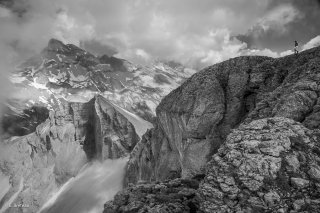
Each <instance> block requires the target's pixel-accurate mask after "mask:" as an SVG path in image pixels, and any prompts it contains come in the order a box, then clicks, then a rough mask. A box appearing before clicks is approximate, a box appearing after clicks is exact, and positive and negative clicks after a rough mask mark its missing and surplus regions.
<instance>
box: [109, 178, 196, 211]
mask: <svg viewBox="0 0 320 213" xmlns="http://www.w3.org/2000/svg"><path fill="white" fill-rule="evenodd" d="M198 187H199V182H198V181H197V180H184V179H175V180H171V181H166V182H162V183H154V184H141V185H140V184H138V185H136V186H131V187H129V188H127V189H125V190H124V191H122V192H121V193H118V194H117V195H116V196H115V198H114V200H113V201H110V202H107V203H106V204H105V206H104V207H105V210H104V213H129V212H141V213H142V212H144V213H181V212H196V211H197V210H198V209H199V205H198V204H199V201H198V199H197V195H196V192H197V189H198Z"/></svg>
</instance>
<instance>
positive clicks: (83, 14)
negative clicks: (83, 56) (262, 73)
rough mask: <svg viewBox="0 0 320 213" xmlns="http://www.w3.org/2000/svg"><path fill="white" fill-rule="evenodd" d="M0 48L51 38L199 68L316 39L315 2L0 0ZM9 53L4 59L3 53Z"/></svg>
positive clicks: (23, 51)
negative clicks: (295, 41) (4, 54)
mask: <svg viewBox="0 0 320 213" xmlns="http://www.w3.org/2000/svg"><path fill="white" fill-rule="evenodd" d="M0 2H1V3H0V5H1V7H0V28H1V30H0V48H1V49H0V51H2V52H4V50H6V52H8V53H10V57H11V56H17V55H19V56H24V57H25V56H28V55H32V54H31V53H33V52H38V51H39V50H41V49H42V48H43V47H44V46H45V45H46V43H47V42H48V40H49V39H50V38H52V37H54V38H57V39H60V40H62V41H63V42H65V43H74V44H77V45H79V44H80V42H81V45H82V46H84V47H86V48H88V49H90V50H92V51H94V52H95V53H97V54H102V53H103V52H106V53H109V54H111V53H112V54H116V56H118V57H122V58H126V59H129V60H132V61H134V62H138V63H144V62H148V61H152V60H155V59H160V60H175V61H177V62H180V63H183V64H185V65H187V66H190V67H194V68H197V69H199V68H202V67H205V66H208V65H211V64H214V63H217V62H220V61H222V60H226V59H228V58H231V57H236V56H239V55H268V56H273V57H279V56H282V55H285V54H289V53H291V52H292V49H293V42H294V40H297V41H298V42H299V44H300V48H301V49H305V48H310V47H313V46H315V45H317V44H319V43H320V36H319V35H320V21H319V20H320V1H319V0H16V1H12V0H0ZM7 57H8V56H7Z"/></svg>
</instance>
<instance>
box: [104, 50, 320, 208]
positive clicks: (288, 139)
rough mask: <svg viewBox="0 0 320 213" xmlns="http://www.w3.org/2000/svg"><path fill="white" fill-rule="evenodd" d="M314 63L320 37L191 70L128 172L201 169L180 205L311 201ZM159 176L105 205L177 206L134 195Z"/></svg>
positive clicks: (130, 177)
mask: <svg viewBox="0 0 320 213" xmlns="http://www.w3.org/2000/svg"><path fill="white" fill-rule="evenodd" d="M319 73H320V47H317V48H313V49H310V50H307V51H304V52H302V53H300V54H299V55H297V56H296V55H290V56H286V57H283V58H277V59H273V58H268V57H238V58H234V59H230V60H228V61H225V62H222V63H219V64H216V65H213V66H211V67H208V68H206V69H204V70H202V71H200V72H198V73H196V74H195V75H193V76H192V77H191V78H189V79H188V80H187V81H186V82H185V83H184V84H182V85H181V86H180V87H179V88H177V89H176V90H174V91H172V92H171V93H170V94H169V95H168V96H166V97H165V98H164V99H163V100H162V101H161V103H160V104H159V106H158V107H157V122H156V125H155V128H154V129H152V130H150V131H148V132H147V133H146V134H145V135H144V136H143V138H142V140H141V141H140V142H139V143H138V144H137V146H136V148H135V149H134V150H133V151H132V153H131V156H130V161H129V164H128V168H127V176H126V182H127V183H137V182H139V181H140V182H144V181H155V180H157V181H163V180H165V179H167V178H177V177H182V178H189V179H190V178H197V179H199V178H200V179H202V183H201V184H200V187H199V188H197V193H196V194H193V195H192V196H195V197H194V199H193V200H192V203H193V205H192V208H190V207H189V209H187V210H186V211H187V212H188V211H189V212H196V211H200V212H238V211H239V212H292V211H293V212H295V211H296V212H298V211H306V212H314V211H316V209H318V208H319V207H320V206H319V199H318V198H319V197H318V194H319V191H320V188H319V180H320V179H319V174H320V172H319V171H320V170H319V168H320V160H319V159H320V154H319V153H320V152H319V147H318V146H319V138H318V136H319V130H318V127H319V125H320V119H319V110H318V109H319V104H318V100H319V95H320V74H319ZM218 148H219V149H218ZM208 162H209V163H208ZM203 178H204V179H203ZM164 184H165V185H166V184H167V182H165V183H164ZM162 186H163V184H162V183H161V182H156V184H155V185H149V184H140V185H138V186H132V185H131V184H130V187H129V188H127V189H126V191H125V194H121V193H120V194H119V195H118V196H115V200H114V201H112V202H108V203H107V204H106V209H110V210H119V211H120V212H138V211H140V210H141V211H142V210H143V211H144V212H153V210H155V209H157V211H167V212H177V211H178V210H177V209H176V207H177V206H179V205H180V204H181V202H182V201H181V200H179V199H176V200H175V204H174V205H171V204H170V203H171V202H170V203H168V202H166V201H165V200H161V199H160V200H154V199H153V197H152V196H150V197H147V198H146V199H145V200H144V201H143V202H144V203H146V204H147V205H145V206H140V205H138V203H136V200H135V199H136V198H137V197H139V196H140V195H141V193H144V192H143V191H141V190H140V189H141V188H143V189H146V190H152V193H158V192H157V190H158V188H161V187H162ZM188 188H190V187H188V186H186V188H185V189H183V192H186V191H188V190H189V189H188ZM172 190H177V191H179V190H181V189H172ZM183 192H179V194H180V198H181V197H183ZM126 193H127V195H126ZM178 197H179V196H178V195H177V198H178ZM182 200H183V199H182ZM118 204H121V205H118ZM134 204H137V205H134ZM184 207H185V206H184ZM178 212H179V211H178Z"/></svg>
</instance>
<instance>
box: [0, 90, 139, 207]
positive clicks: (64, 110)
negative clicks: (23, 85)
mask: <svg viewBox="0 0 320 213" xmlns="http://www.w3.org/2000/svg"><path fill="white" fill-rule="evenodd" d="M139 140H140V137H139V136H138V135H137V133H136V131H135V127H134V125H133V124H132V123H131V122H130V121H129V120H128V119H127V118H126V117H125V116H124V115H123V113H120V112H119V111H118V110H117V109H116V108H115V106H114V105H112V104H111V103H110V102H108V101H107V100H105V99H104V98H103V97H101V96H96V97H95V98H94V99H92V100H91V101H89V102H87V103H67V102H66V103H62V104H61V105H59V108H57V109H56V110H55V111H51V112H50V115H49V118H48V119H47V120H46V121H45V122H44V123H42V124H40V125H39V126H38V127H37V128H36V132H35V133H31V134H29V135H26V136H23V137H17V138H15V139H10V140H7V141H6V142H3V143H2V144H1V150H0V168H1V170H0V176H4V177H8V178H10V180H11V182H10V184H9V185H10V188H9V190H8V192H7V193H6V194H5V196H4V198H3V199H2V200H1V203H0V209H1V208H3V207H4V206H3V205H5V204H6V203H8V202H9V200H10V198H12V196H14V195H15V194H17V199H15V203H18V204H21V203H24V204H28V205H29V206H30V207H29V208H27V209H25V210H24V211H27V212H36V210H37V209H39V207H40V206H41V205H42V204H43V202H44V201H46V200H47V199H48V197H50V193H53V192H55V191H56V190H57V188H58V186H60V185H61V184H63V183H65V182H66V181H67V180H68V179H70V178H71V177H74V176H76V175H77V174H78V172H79V170H80V169H81V168H82V167H83V166H84V165H85V164H86V163H87V162H88V161H90V160H91V159H101V160H103V159H107V158H109V159H115V158H120V157H124V156H126V155H128V153H130V152H131V151H132V149H133V147H134V146H135V144H136V143H137V142H138V141H139ZM21 184H22V185H21ZM20 186H21V187H20ZM0 199H1V198H0ZM22 209H23V208H21V209H20V210H19V209H17V208H10V209H9V212H17V211H21V212H22Z"/></svg>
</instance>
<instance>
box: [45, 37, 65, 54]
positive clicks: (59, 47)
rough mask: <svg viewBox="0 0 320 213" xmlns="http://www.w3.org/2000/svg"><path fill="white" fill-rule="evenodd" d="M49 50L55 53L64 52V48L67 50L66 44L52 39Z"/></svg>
mask: <svg viewBox="0 0 320 213" xmlns="http://www.w3.org/2000/svg"><path fill="white" fill-rule="evenodd" d="M47 48H48V49H49V50H54V51H58V50H62V49H63V48H65V44H64V43H63V42H62V41H59V40H57V39H54V38H52V39H50V40H49V42H48V47H47Z"/></svg>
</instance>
